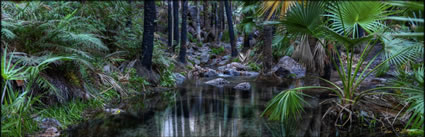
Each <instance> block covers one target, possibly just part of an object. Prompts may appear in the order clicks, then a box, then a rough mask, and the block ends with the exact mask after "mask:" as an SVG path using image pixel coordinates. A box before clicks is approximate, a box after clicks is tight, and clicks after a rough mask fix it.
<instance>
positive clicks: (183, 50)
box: [179, 0, 187, 63]
mask: <svg viewBox="0 0 425 137" xmlns="http://www.w3.org/2000/svg"><path fill="white" fill-rule="evenodd" d="M182 2H183V5H182V6H183V9H182V31H181V32H182V34H181V35H182V39H181V42H182V43H181V45H180V54H179V61H180V62H181V63H186V46H187V45H186V41H187V1H186V0H183V1H182Z"/></svg>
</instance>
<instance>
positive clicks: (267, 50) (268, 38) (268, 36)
mask: <svg viewBox="0 0 425 137" xmlns="http://www.w3.org/2000/svg"><path fill="white" fill-rule="evenodd" d="M272 31H273V30H272V27H271V26H270V25H266V26H264V47H263V72H264V73H267V72H269V71H270V70H271V68H272V63H273V62H272V61H273V59H272V38H273V34H272V33H273V32H272Z"/></svg>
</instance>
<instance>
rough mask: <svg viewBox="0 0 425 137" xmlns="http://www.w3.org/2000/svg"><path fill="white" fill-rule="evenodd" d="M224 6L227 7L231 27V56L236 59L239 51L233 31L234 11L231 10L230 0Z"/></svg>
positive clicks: (228, 22)
mask: <svg viewBox="0 0 425 137" xmlns="http://www.w3.org/2000/svg"><path fill="white" fill-rule="evenodd" d="M224 6H225V7H226V16H227V24H228V25H229V37H230V46H231V48H232V53H231V56H232V57H236V56H237V55H238V51H237V49H236V41H235V32H234V30H233V23H232V9H230V4H229V0H225V1H224Z"/></svg>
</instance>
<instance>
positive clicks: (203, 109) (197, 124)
mask: <svg viewBox="0 0 425 137" xmlns="http://www.w3.org/2000/svg"><path fill="white" fill-rule="evenodd" d="M230 81H233V83H232V84H231V85H229V86H228V87H224V88H215V87H212V86H208V85H205V84H202V81H201V80H194V81H188V82H186V84H185V85H184V86H183V87H181V88H178V90H177V91H175V92H174V93H175V94H174V95H173V96H174V97H173V98H174V99H175V101H172V102H175V103H173V104H170V105H168V106H167V107H165V108H162V107H159V108H148V109H147V110H148V112H143V113H138V112H137V113H136V114H134V115H118V116H116V117H113V118H108V119H105V120H104V121H102V122H99V123H100V124H98V125H96V124H91V123H90V124H86V125H85V126H80V128H78V129H76V130H73V131H71V133H72V135H70V136H125V137H129V136H170V137H181V136H261V137H268V136H320V135H321V134H322V136H323V135H324V134H323V132H322V133H321V131H320V130H321V129H324V128H323V127H321V125H322V124H321V113H322V112H321V107H320V106H319V105H318V104H319V100H318V99H317V98H314V97H313V98H306V101H307V102H309V103H310V104H311V106H306V107H305V112H304V113H303V114H302V116H301V117H300V118H302V119H298V120H297V121H296V122H293V123H289V124H282V123H280V122H272V121H267V120H265V119H264V118H262V117H260V114H261V113H262V111H263V110H264V109H265V106H266V104H267V102H268V101H269V100H270V99H271V98H272V97H273V96H274V95H276V94H278V93H279V92H280V91H282V90H284V89H286V88H288V87H289V85H293V84H294V83H291V82H288V83H287V84H288V85H280V86H269V85H266V84H263V83H255V82H253V79H244V78H236V79H232V80H230ZM245 81H248V82H250V83H251V87H252V89H251V90H250V91H239V90H234V89H232V87H233V86H234V85H236V84H238V83H240V82H245ZM157 103H158V102H157ZM160 103H161V102H159V103H158V104H150V105H146V106H153V107H155V106H162V105H160ZM165 103H167V102H165ZM167 104H169V103H167ZM328 135H329V134H327V135H325V136H328ZM331 135H332V134H331ZM333 135H335V134H333Z"/></svg>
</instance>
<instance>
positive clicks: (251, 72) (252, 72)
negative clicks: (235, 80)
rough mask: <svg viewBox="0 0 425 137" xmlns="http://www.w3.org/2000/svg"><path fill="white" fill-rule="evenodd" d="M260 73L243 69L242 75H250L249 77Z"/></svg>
mask: <svg viewBox="0 0 425 137" xmlns="http://www.w3.org/2000/svg"><path fill="white" fill-rule="evenodd" d="M259 74H260V73H258V72H254V71H245V74H244V76H250V77H255V76H258V75H259Z"/></svg>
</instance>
